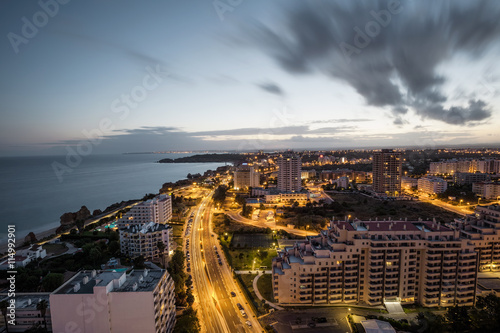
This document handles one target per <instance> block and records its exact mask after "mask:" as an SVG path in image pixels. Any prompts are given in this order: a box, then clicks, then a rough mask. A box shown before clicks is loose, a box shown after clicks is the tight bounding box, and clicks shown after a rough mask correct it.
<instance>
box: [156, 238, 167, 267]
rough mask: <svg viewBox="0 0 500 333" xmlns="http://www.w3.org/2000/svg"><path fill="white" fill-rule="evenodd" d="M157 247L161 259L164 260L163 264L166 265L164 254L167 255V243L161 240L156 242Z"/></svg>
mask: <svg viewBox="0 0 500 333" xmlns="http://www.w3.org/2000/svg"><path fill="white" fill-rule="evenodd" d="M156 247H157V248H158V251H159V255H160V259H161V261H162V265H163V266H165V262H164V260H163V256H164V255H165V253H164V251H165V244H164V243H163V242H162V241H161V240H160V241H158V243H156Z"/></svg>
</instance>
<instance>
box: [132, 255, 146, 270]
mask: <svg viewBox="0 0 500 333" xmlns="http://www.w3.org/2000/svg"><path fill="white" fill-rule="evenodd" d="M145 261H146V259H144V257H143V256H138V257H137V258H134V267H135V268H144V267H145V266H144V262H145Z"/></svg>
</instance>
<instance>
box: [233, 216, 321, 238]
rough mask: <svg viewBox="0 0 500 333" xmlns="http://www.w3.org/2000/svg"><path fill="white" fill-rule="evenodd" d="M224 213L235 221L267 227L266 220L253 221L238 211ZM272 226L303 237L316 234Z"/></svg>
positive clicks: (315, 232)
mask: <svg viewBox="0 0 500 333" xmlns="http://www.w3.org/2000/svg"><path fill="white" fill-rule="evenodd" d="M224 213H225V214H227V215H228V216H229V217H231V218H232V219H233V220H235V221H237V222H241V223H246V224H249V225H253V226H255V227H261V228H267V227H269V223H267V222H262V221H253V220H250V219H247V218H245V217H243V216H241V215H240V214H239V212H236V211H227V212H224ZM273 228H275V229H282V230H285V231H286V232H288V233H291V234H294V235H297V236H303V237H305V236H316V235H317V234H318V232H317V231H307V230H300V229H292V228H288V227H285V226H281V225H276V227H274V226H273Z"/></svg>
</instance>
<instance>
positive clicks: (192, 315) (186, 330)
mask: <svg viewBox="0 0 500 333" xmlns="http://www.w3.org/2000/svg"><path fill="white" fill-rule="evenodd" d="M200 329H201V327H200V323H199V321H198V317H197V315H196V310H194V309H193V308H192V307H189V308H187V309H186V310H184V313H183V314H182V315H181V316H180V317H179V318H178V319H177V322H176V323H175V327H174V333H197V332H199V331H200Z"/></svg>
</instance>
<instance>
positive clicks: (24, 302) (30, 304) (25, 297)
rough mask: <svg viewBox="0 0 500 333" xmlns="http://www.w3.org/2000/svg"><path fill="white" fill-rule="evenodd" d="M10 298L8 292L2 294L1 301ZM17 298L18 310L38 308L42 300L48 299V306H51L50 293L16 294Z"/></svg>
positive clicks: (0, 295)
mask: <svg viewBox="0 0 500 333" xmlns="http://www.w3.org/2000/svg"><path fill="white" fill-rule="evenodd" d="M8 299H9V297H7V294H0V301H3V300H8ZM15 299H16V309H17V310H21V309H22V310H36V306H37V304H38V303H39V302H40V301H41V300H45V301H47V306H48V307H50V305H49V294H48V293H33V294H16V297H15Z"/></svg>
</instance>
